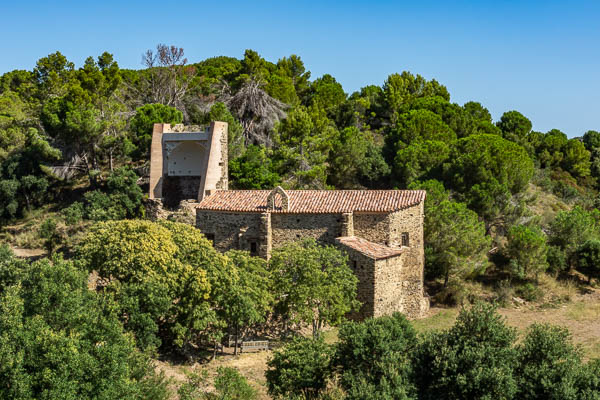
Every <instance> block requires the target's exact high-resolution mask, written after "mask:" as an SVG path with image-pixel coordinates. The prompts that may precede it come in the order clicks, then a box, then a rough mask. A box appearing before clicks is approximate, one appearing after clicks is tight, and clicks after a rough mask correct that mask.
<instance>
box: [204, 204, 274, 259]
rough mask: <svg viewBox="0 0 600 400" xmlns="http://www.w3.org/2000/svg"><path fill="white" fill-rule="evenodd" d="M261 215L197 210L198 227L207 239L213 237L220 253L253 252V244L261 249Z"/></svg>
mask: <svg viewBox="0 0 600 400" xmlns="http://www.w3.org/2000/svg"><path fill="white" fill-rule="evenodd" d="M260 222H261V214H254V213H230V212H212V211H204V210H197V211H196V227H198V229H200V231H201V232H202V233H204V234H205V235H207V237H209V238H210V237H211V236H212V237H213V238H214V240H213V243H214V245H215V248H216V249H217V250H219V251H227V250H231V249H240V250H248V251H250V250H252V249H251V246H252V243H253V242H254V243H256V246H257V251H258V250H259V248H260V245H261V240H264V239H262V238H261V237H260Z"/></svg>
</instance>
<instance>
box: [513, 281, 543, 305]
mask: <svg viewBox="0 0 600 400" xmlns="http://www.w3.org/2000/svg"><path fill="white" fill-rule="evenodd" d="M517 294H518V295H519V296H521V297H522V298H524V299H525V300H527V301H536V300H537V299H539V298H541V297H542V296H543V293H542V290H541V289H540V288H539V287H537V286H535V285H534V284H532V283H529V282H527V283H525V284H524V285H522V286H519V287H518V288H517Z"/></svg>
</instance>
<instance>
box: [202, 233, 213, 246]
mask: <svg viewBox="0 0 600 400" xmlns="http://www.w3.org/2000/svg"><path fill="white" fill-rule="evenodd" d="M204 236H206V239H208V241H209V242H210V244H212V245H213V246H214V245H215V234H214V233H206V234H205V235H204Z"/></svg>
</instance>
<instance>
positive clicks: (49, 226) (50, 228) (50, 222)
mask: <svg viewBox="0 0 600 400" xmlns="http://www.w3.org/2000/svg"><path fill="white" fill-rule="evenodd" d="M40 237H41V238H42V239H44V247H45V248H46V250H48V252H49V253H52V251H53V250H54V249H56V247H58V245H59V244H60V243H61V241H62V236H61V234H60V232H59V231H58V229H57V222H56V220H55V219H54V218H48V219H45V220H44V222H42V224H41V225H40Z"/></svg>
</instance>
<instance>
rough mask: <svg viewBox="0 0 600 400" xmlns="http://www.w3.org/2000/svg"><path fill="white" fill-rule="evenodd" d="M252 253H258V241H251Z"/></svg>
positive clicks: (254, 254) (253, 254) (252, 254)
mask: <svg viewBox="0 0 600 400" xmlns="http://www.w3.org/2000/svg"><path fill="white" fill-rule="evenodd" d="M250 255H251V256H256V255H258V245H257V244H256V242H250Z"/></svg>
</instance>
